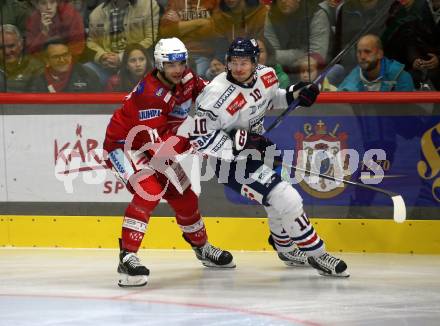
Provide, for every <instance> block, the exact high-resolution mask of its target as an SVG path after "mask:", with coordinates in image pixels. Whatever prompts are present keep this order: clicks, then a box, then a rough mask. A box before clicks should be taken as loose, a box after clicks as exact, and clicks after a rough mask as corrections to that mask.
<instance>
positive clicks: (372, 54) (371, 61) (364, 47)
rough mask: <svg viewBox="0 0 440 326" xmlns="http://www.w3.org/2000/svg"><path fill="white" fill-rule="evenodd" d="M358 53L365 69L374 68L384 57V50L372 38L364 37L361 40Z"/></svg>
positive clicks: (361, 65)
mask: <svg viewBox="0 0 440 326" xmlns="http://www.w3.org/2000/svg"><path fill="white" fill-rule="evenodd" d="M356 54H357V60H358V63H359V66H360V67H361V68H362V70H364V71H372V70H374V69H375V68H376V67H377V65H378V64H379V61H380V60H381V59H382V57H383V52H382V50H380V49H379V48H378V47H377V46H376V44H375V41H374V40H372V39H370V38H363V39H361V40H360V41H359V43H358V46H357V52H356Z"/></svg>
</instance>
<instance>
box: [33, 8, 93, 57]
mask: <svg viewBox="0 0 440 326" xmlns="http://www.w3.org/2000/svg"><path fill="white" fill-rule="evenodd" d="M33 1H34V5H35V8H36V9H35V10H34V11H33V13H32V14H31V16H30V17H29V18H28V20H27V21H26V49H25V50H26V52H27V53H29V54H35V55H37V57H40V56H41V52H42V51H43V50H44V49H43V48H44V44H45V43H46V42H47V41H48V40H50V39H52V38H63V39H65V40H66V42H67V45H68V46H69V50H70V53H71V54H72V56H73V57H74V58H75V59H77V58H78V57H79V56H80V55H81V54H82V52H83V50H84V45H85V33H84V24H83V21H82V17H81V15H80V14H79V13H78V11H76V10H75V8H74V7H73V6H72V5H71V4H70V3H67V2H64V1H62V0H33Z"/></svg>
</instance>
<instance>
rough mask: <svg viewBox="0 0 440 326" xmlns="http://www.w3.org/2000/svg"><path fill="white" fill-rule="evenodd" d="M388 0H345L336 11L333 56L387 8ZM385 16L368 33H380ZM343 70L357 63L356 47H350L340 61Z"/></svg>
mask: <svg viewBox="0 0 440 326" xmlns="http://www.w3.org/2000/svg"><path fill="white" fill-rule="evenodd" d="M389 5H390V2H389V0H388V1H385V0H351V1H345V2H344V3H342V4H341V5H340V7H339V8H338V11H337V18H336V28H335V40H334V47H333V55H332V57H334V56H335V55H336V54H337V53H339V52H340V51H341V50H342V49H343V48H344V47H345V46H346V45H347V44H348V43H350V41H352V40H353V38H354V37H355V36H356V35H357V34H358V33H359V31H360V30H361V29H362V28H363V27H364V26H365V25H367V24H369V23H370V22H371V21H372V20H374V18H376V17H377V15H378V14H380V13H381V12H383V11H384V10H388V7H389ZM385 20H386V17H383V19H382V20H381V21H379V22H378V23H377V24H376V25H375V26H372V27H371V29H370V30H369V33H371V34H375V35H382V32H383V31H384V29H385ZM340 63H341V64H342V65H343V66H344V68H345V71H351V70H352V69H353V68H354V67H356V65H357V59H356V49H354V48H353V49H351V50H350V51H349V52H348V53H347V54H346V55H345V56H344V57H343V58H342V60H341V62H340Z"/></svg>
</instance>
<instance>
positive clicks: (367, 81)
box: [338, 34, 414, 92]
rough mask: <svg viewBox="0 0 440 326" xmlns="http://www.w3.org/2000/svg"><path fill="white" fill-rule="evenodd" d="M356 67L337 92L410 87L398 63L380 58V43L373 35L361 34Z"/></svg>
mask: <svg viewBox="0 0 440 326" xmlns="http://www.w3.org/2000/svg"><path fill="white" fill-rule="evenodd" d="M356 53H357V60H358V66H357V67H356V68H354V69H353V70H352V71H351V73H350V74H349V75H348V76H347V77H346V78H345V79H344V81H343V82H342V83H341V85H339V88H338V89H339V90H340V91H351V92H362V91H382V92H390V91H400V92H408V91H413V90H414V83H413V80H412V78H411V75H410V74H409V73H408V72H406V71H405V70H404V68H405V66H404V65H403V64H401V63H400V62H397V61H394V60H392V59H388V58H386V57H384V54H383V48H382V42H381V40H380V38H379V37H378V36H377V35H373V34H368V35H365V36H363V37H361V38H360V39H359V41H358V43H357V48H356Z"/></svg>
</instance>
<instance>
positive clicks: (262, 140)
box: [231, 129, 274, 156]
mask: <svg viewBox="0 0 440 326" xmlns="http://www.w3.org/2000/svg"><path fill="white" fill-rule="evenodd" d="M231 138H232V143H233V154H234V155H235V156H237V155H238V154H239V153H240V152H241V151H243V150H245V149H256V150H257V151H259V152H260V153H261V155H262V156H264V153H265V151H266V148H267V147H269V146H271V145H274V143H272V142H271V141H270V140H269V139H267V138H266V137H264V136H262V135H259V134H254V133H250V132H248V131H246V130H244V129H236V130H232V131H231Z"/></svg>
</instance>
